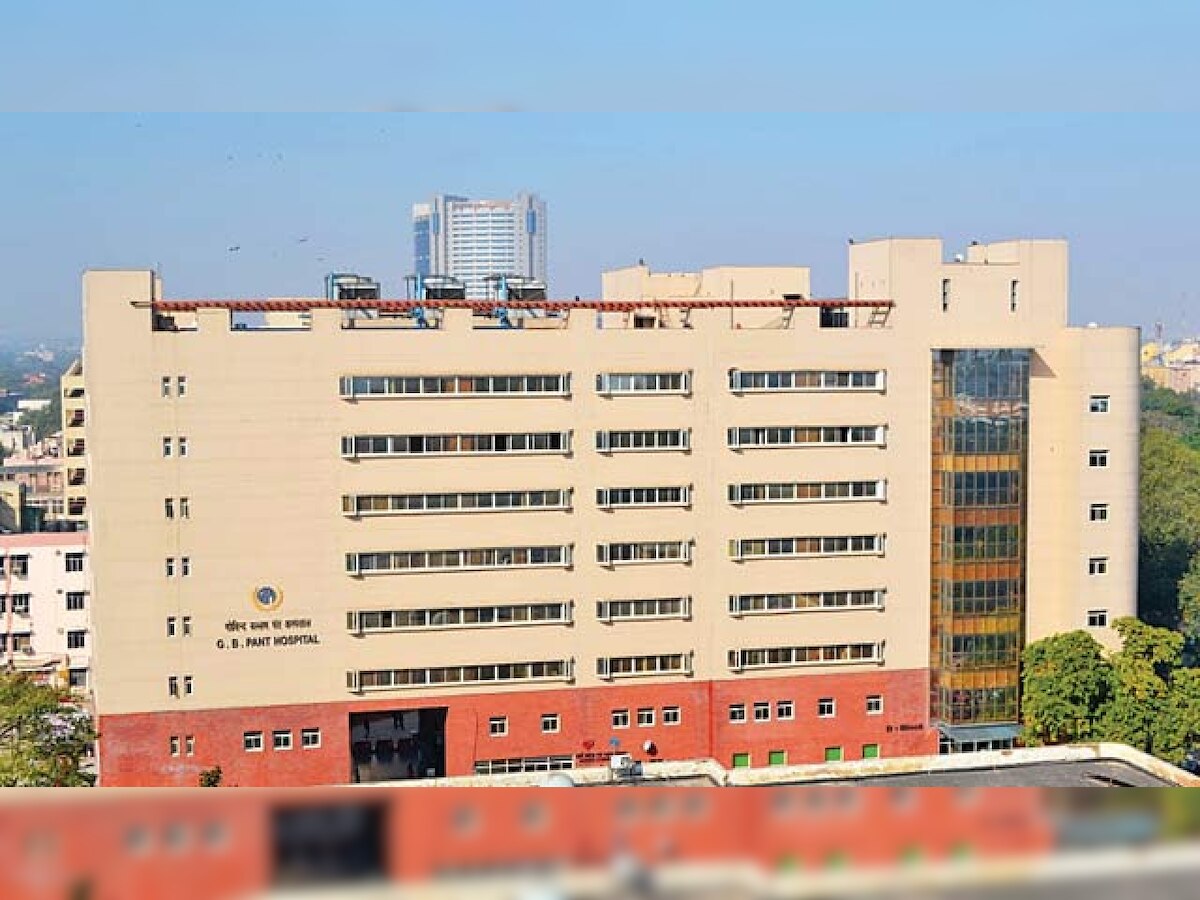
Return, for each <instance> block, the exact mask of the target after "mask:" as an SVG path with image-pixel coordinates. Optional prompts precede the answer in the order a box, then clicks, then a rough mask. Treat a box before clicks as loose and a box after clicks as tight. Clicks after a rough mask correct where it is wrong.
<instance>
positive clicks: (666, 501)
mask: <svg viewBox="0 0 1200 900" xmlns="http://www.w3.org/2000/svg"><path fill="white" fill-rule="evenodd" d="M691 502H692V489H691V487H690V486H689V485H681V486H679V487H613V488H597V489H596V505H597V506H598V507H600V508H601V509H612V508H615V507H622V506H688V505H689V504H690V503H691Z"/></svg>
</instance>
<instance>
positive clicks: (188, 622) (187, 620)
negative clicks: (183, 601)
mask: <svg viewBox="0 0 1200 900" xmlns="http://www.w3.org/2000/svg"><path fill="white" fill-rule="evenodd" d="M182 624H183V636H184V637H191V636H192V617H191V616H184V617H183V623H182Z"/></svg>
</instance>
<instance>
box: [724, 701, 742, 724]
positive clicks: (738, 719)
mask: <svg viewBox="0 0 1200 900" xmlns="http://www.w3.org/2000/svg"><path fill="white" fill-rule="evenodd" d="M728 716H729V719H728V721H729V724H730V725H745V724H746V722H747V716H746V704H745V703H730V704H729V710H728Z"/></svg>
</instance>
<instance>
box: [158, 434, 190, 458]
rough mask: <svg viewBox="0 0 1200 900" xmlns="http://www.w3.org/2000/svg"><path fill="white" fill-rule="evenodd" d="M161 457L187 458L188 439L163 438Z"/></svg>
mask: <svg viewBox="0 0 1200 900" xmlns="http://www.w3.org/2000/svg"><path fill="white" fill-rule="evenodd" d="M162 455H163V458H164V459H166V458H168V457H171V456H180V457H183V456H187V455H188V439H187V438H186V437H163V439H162Z"/></svg>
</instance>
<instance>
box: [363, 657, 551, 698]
mask: <svg viewBox="0 0 1200 900" xmlns="http://www.w3.org/2000/svg"><path fill="white" fill-rule="evenodd" d="M573 675H574V663H573V661H572V660H569V659H551V660H538V661H535V662H515V663H484V664H482V665H475V666H426V667H423V668H411V669H361V670H358V671H351V672H347V673H346V687H347V688H348V689H349V690H351V691H369V690H380V689H387V688H406V687H425V686H427V685H454V684H491V683H494V682H501V681H506V682H529V681H566V680H569V679H570V678H572V677H573Z"/></svg>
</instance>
